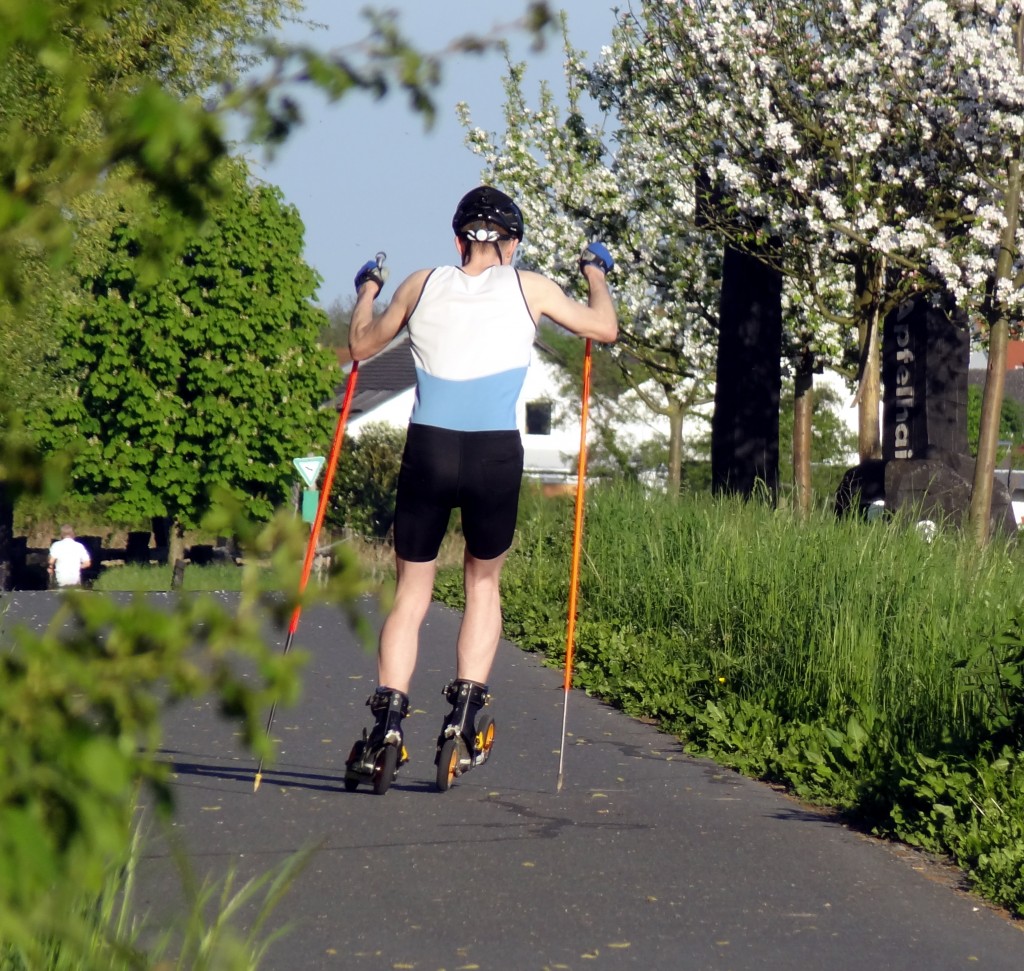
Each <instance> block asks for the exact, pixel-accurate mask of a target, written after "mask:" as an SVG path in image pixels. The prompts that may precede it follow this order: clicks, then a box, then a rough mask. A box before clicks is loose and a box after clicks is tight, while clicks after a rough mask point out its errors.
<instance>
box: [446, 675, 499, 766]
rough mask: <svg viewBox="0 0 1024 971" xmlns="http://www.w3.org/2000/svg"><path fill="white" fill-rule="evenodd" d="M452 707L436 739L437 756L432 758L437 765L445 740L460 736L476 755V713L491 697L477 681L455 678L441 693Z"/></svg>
mask: <svg viewBox="0 0 1024 971" xmlns="http://www.w3.org/2000/svg"><path fill="white" fill-rule="evenodd" d="M441 693H442V694H443V695H444V696H445V698H446V699H447V701H448V704H450V705H451V706H452V710H451V711H450V712H449V713H448V715H447V717H446V718H445V720H444V724H443V725H442V726H441V734H440V735H438V737H437V754H435V756H434V763H435V764H437V756H438V755H440V752H441V746H442V745H443V744H444V741H445V739H446V738H454V737H455V736H456V735H461V736H462V738H463V740H464V741H465V743H466V748H467V749H468V750H469V751H470V752H471V753H473V754H474V755H476V754H478V750H479V749H480V745H479V744H478V741H479V740H478V739H477V730H476V716H477V712H479V711H480V709H481V708H483V707H484V705H486V704H487V703H488V702H489V701H490V700H491V696H490V695H489V694H488V693H487V685H485V684H480V683H479V682H477V681H467V680H465V679H462V678H456V679H455V680H454V681H449V682H448V684H446V685H445V687H444V689H443V690H442V692H441Z"/></svg>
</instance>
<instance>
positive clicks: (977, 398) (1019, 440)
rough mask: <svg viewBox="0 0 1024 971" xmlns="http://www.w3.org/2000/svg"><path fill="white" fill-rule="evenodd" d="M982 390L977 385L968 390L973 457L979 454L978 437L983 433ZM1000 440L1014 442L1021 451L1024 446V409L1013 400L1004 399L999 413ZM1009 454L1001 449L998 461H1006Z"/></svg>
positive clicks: (970, 443)
mask: <svg viewBox="0 0 1024 971" xmlns="http://www.w3.org/2000/svg"><path fill="white" fill-rule="evenodd" d="M981 398H982V389H981V388H979V387H978V386H977V385H973V384H972V385H970V386H969V387H968V388H967V443H968V446H969V447H970V450H971V455H977V454H978V437H979V435H980V433H981ZM999 438H1000V439H1001V440H1002V441H1007V442H1010V441H1012V442H1013V443H1014V445H1015V446H1016V447H1017V449H1019V448H1020V447H1021V446H1022V445H1024V407H1021V405H1020V403H1019V402H1017V401H1014V399H1013V398H1009V397H1004V398H1003V405H1002V408H1001V410H1000V412H999ZM1006 457H1007V453H1006V452H1005V451H1004V450H1003V449H1000V451H999V455H998V456H997V461H1006ZM1011 460H1012V459H1011Z"/></svg>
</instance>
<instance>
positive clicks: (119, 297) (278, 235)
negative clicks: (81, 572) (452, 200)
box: [40, 164, 336, 528]
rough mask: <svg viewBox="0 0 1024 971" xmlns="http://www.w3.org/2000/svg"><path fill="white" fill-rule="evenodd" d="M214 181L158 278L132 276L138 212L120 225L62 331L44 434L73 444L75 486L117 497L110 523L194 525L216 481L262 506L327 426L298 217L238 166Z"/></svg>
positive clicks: (279, 497) (325, 369)
mask: <svg viewBox="0 0 1024 971" xmlns="http://www.w3.org/2000/svg"><path fill="white" fill-rule="evenodd" d="M223 185H224V197H223V198H222V200H221V201H220V202H218V203H217V204H216V205H215V206H214V207H213V209H212V211H211V218H210V220H209V221H208V223H207V226H206V229H205V231H204V232H203V233H201V234H198V235H195V236H193V237H191V239H190V241H189V245H188V247H187V248H186V249H185V251H184V252H183V253H182V255H181V256H180V257H179V258H178V259H176V260H175V261H174V262H173V263H172V264H170V265H168V267H167V268H166V270H165V272H164V274H163V277H162V278H161V279H160V280H159V281H158V282H156V283H154V284H153V285H151V286H147V285H144V284H142V283H141V282H140V281H139V278H138V267H137V264H136V262H135V257H136V256H137V255H138V252H139V248H138V237H137V234H136V232H135V228H134V226H133V225H132V224H131V223H126V224H124V225H122V226H120V227H119V228H118V229H117V231H116V232H115V233H114V236H113V238H112V240H111V243H110V248H109V255H108V258H107V260H106V261H105V263H104V265H103V266H102V267H101V268H100V269H99V270H98V271H97V272H96V274H95V275H93V276H91V277H88V278H86V279H83V281H82V283H83V286H84V287H86V288H87V289H88V290H89V291H90V292H91V293H92V299H91V301H90V302H88V303H86V304H83V305H81V306H79V307H74V308H72V314H73V315H72V316H70V317H69V319H68V320H67V322H66V325H65V327H64V330H63V332H62V349H61V361H62V363H63V365H64V370H65V372H66V373H67V375H68V383H67V388H66V392H65V394H64V395H63V396H62V397H61V398H60V400H59V401H57V402H55V403H53V404H52V406H51V408H50V410H49V413H48V414H47V415H46V416H45V417H46V419H47V420H48V426H43V427H40V433H41V436H42V439H43V441H44V442H45V443H46V444H47V446H48V447H50V448H51V449H60V448H67V449H71V450H73V451H74V452H75V462H74V465H73V469H72V477H73V478H72V481H73V486H74V489H75V491H77V492H79V493H82V494H86V495H99V496H102V495H107V496H110V497H112V499H113V503H112V505H111V507H110V510H109V514H110V516H111V517H113V519H114V521H115V522H117V523H134V522H139V521H140V520H145V519H147V518H149V517H152V516H167V517H170V518H171V519H172V520H174V521H175V522H177V523H178V524H180V525H181V526H184V527H187V528H194V527H195V526H197V525H198V523H199V521H200V520H201V518H202V516H203V514H204V513H205V511H206V509H207V508H208V505H209V493H210V489H211V488H212V487H214V486H221V487H225V488H227V489H228V490H230V491H231V492H232V493H233V494H234V495H235V496H236V497H237V498H239V499H244V501H245V502H246V503H247V504H248V506H249V509H250V512H251V514H252V515H254V516H255V517H257V518H260V519H267V518H269V517H270V515H271V513H272V512H273V510H274V509H275V508H276V507H277V506H279V505H281V504H282V503H283V502H284V501H285V499H286V497H287V495H288V490H289V488H290V485H291V483H292V480H293V479H294V470H293V468H292V465H291V460H292V459H293V458H294V457H295V456H296V455H305V454H308V452H309V451H310V450H311V448H313V447H315V446H318V445H319V444H322V443H323V442H324V441H326V440H328V439H329V436H330V427H331V421H330V417H331V416H330V415H329V414H328V413H326V412H324V411H322V410H320V405H321V404H322V402H323V401H325V400H326V399H327V398H328V397H329V395H330V392H331V390H332V387H333V383H334V380H335V377H336V370H335V362H334V360H333V358H332V357H331V356H330V355H329V354H327V353H326V352H324V351H322V350H320V349H319V347H318V345H317V343H316V341H317V336H318V334H319V331H320V329H321V327H322V326H323V323H324V320H323V313H322V312H321V311H319V310H317V309H315V308H314V307H313V306H312V304H311V302H310V301H311V299H312V297H313V294H314V291H315V287H316V283H317V280H316V276H315V274H314V273H313V271H312V270H311V269H310V268H309V267H308V266H307V265H306V264H305V263H304V262H303V261H302V258H301V253H302V224H301V221H300V220H299V217H298V215H297V213H296V212H295V210H294V208H292V207H289V206H285V205H284V204H283V203H282V201H281V198H280V194H279V193H278V192H277V190H274V189H271V188H266V187H252V186H250V185H248V183H247V181H246V178H245V171H244V169H243V168H242V167H241V166H239V165H236V164H232V165H229V166H227V167H226V168H225V170H224V172H223ZM163 218H164V219H165V220H166V221H167V222H168V223H169V224H174V222H175V219H176V217H175V216H174V214H173V213H167V214H166V215H165V216H164V217H163Z"/></svg>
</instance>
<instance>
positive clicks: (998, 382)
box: [969, 13, 1024, 546]
mask: <svg viewBox="0 0 1024 971" xmlns="http://www.w3.org/2000/svg"><path fill="white" fill-rule="evenodd" d="M1014 34H1015V39H1016V43H1017V72H1018V80H1019V75H1020V73H1021V72H1022V71H1024V13H1021V14H1018V15H1017V26H1016V28H1015V30H1014ZM1020 157H1021V143H1020V140H1019V139H1018V141H1017V144H1016V145H1014V147H1013V153H1012V154H1011V156H1010V160H1009V162H1008V164H1007V166H1006V196H1005V200H1004V204H1003V217H1004V224H1003V231H1002V233H1001V234H1000V237H999V257H998V258H997V260H996V273H995V281H994V282H995V286H993V288H992V297H991V300H990V301H989V314H988V318H989V346H988V368H987V370H986V373H985V391H984V394H983V395H982V399H981V431H980V434H979V436H978V458H977V460H976V461H975V463H974V487H973V489H972V490H971V511H970V516H969V520H970V528H971V535H972V536H973V537H974V541H975V543H976V544H977V545H978V546H984V545H985V543H987V542H988V537H989V529H990V525H991V517H992V482H993V475H994V474H995V468H996V449H997V447H998V444H999V419H1000V416H1001V414H1002V410H1003V391H1004V389H1005V386H1006V345H1007V344H1008V343H1009V340H1010V320H1009V315H1008V314H1007V312H1006V304H1005V302H1004V301H1003V300H1002V299H1001V298H1000V296H999V284H1000V283H1002V282H1004V281H1006V282H1007V283H1008V282H1009V281H1010V279H1011V277H1012V275H1013V264H1014V257H1015V256H1016V254H1017V245H1016V242H1017V227H1018V226H1019V225H1020V192H1021V185H1020Z"/></svg>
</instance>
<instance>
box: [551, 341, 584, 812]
mask: <svg viewBox="0 0 1024 971" xmlns="http://www.w3.org/2000/svg"><path fill="white" fill-rule="evenodd" d="M589 411H590V338H589V337H588V338H587V343H586V349H585V350H584V352H583V410H582V412H581V414H580V454H579V459H578V461H577V466H576V517H575V522H574V524H573V531H572V567H571V568H570V571H569V617H568V624H567V630H566V636H565V680H564V683H563V688H564V691H565V701H564V704H563V706H562V744H561V745H559V747H558V786H557V791H558V792H561V791H562V767H563V765H564V764H565V728H566V722H567V720H568V716H569V689H570V688H572V661H573V653H574V651H575V646H576V597H577V593H578V591H579V583H580V546H581V544H582V541H583V494H584V492H585V490H586V477H587V414H588V412H589Z"/></svg>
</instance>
